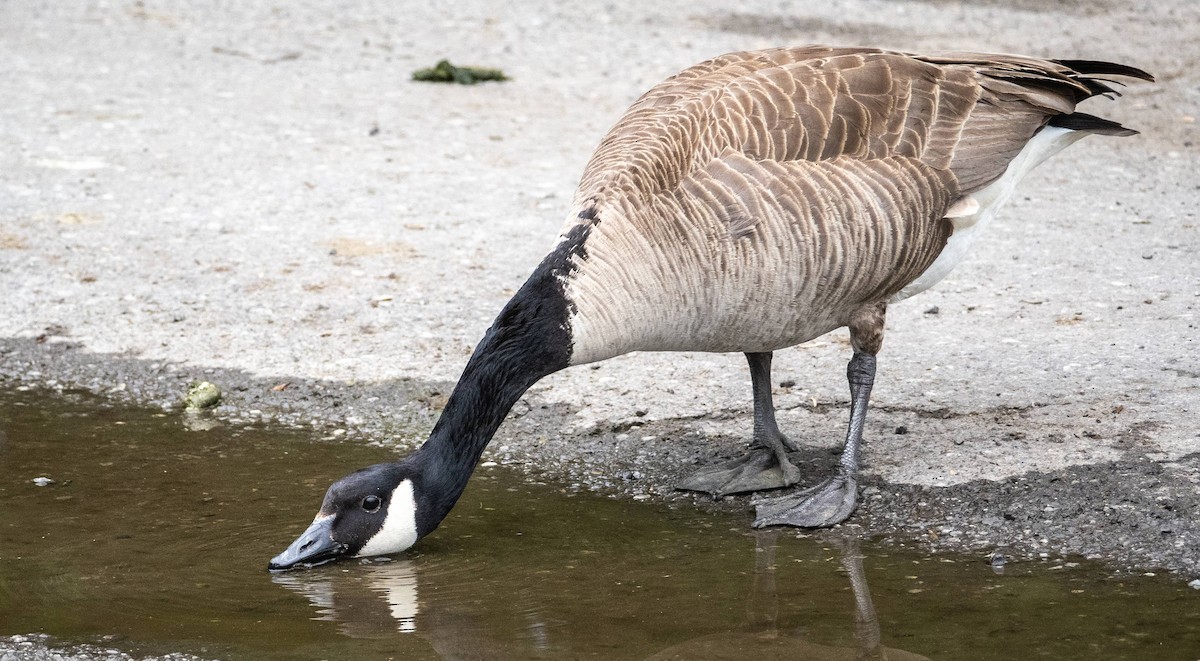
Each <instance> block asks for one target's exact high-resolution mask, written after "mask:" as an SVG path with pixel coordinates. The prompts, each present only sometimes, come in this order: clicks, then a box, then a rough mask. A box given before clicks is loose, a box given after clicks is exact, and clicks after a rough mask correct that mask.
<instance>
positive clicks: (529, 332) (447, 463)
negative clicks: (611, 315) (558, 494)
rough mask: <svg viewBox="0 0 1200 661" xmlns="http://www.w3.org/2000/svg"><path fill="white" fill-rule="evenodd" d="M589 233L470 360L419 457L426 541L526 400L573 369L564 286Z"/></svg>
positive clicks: (549, 261)
mask: <svg viewBox="0 0 1200 661" xmlns="http://www.w3.org/2000/svg"><path fill="white" fill-rule="evenodd" d="M586 234H587V232H586V230H585V229H584V230H580V231H578V232H572V233H571V234H569V235H568V236H567V237H566V239H565V240H564V241H563V242H562V243H560V244H559V246H558V248H557V249H555V251H554V252H552V253H550V254H549V255H547V256H546V258H545V259H544V260H543V261H542V263H541V264H540V265H539V266H538V268H537V270H535V271H534V273H533V275H531V276H530V277H529V280H527V281H526V282H525V284H524V285H523V286H522V287H521V289H520V290H519V291H518V292H517V294H516V295H515V296H513V297H512V299H511V300H510V301H509V302H508V303H507V304H506V305H505V306H504V309H503V310H501V312H500V315H499V316H498V317H497V318H496V321H495V322H493V323H492V326H491V328H489V329H488V330H487V333H486V334H485V335H484V337H483V339H482V340H481V341H480V342H479V345H478V346H477V347H476V348H475V353H474V354H472V356H471V359H470V360H469V361H467V366H466V368H465V369H464V370H463V373H462V376H461V377H459V380H458V384H457V385H456V386H455V387H454V392H452V393H451V394H450V399H449V400H448V401H447V402H446V408H445V409H443V410H442V415H441V418H439V419H438V421H437V424H435V425H434V427H433V432H432V433H431V434H430V435H429V440H428V441H426V442H425V444H424V445H422V446H421V448H420V450H418V451H417V453H416V454H414V455H413V457H412V459H414V460H416V461H417V463H419V464H421V465H422V468H423V470H422V473H423V480H422V481H423V483H424V484H423V485H421V486H422V489H421V491H422V497H424V498H425V499H426V502H424V503H422V506H421V507H418V514H417V528H418V532H419V533H420V534H421V535H425V534H427V533H428V532H429V531H431V530H433V528H435V527H437V525H438V524H439V523H441V521H442V519H443V518H445V516H446V514H448V513H449V512H450V509H451V508H452V507H454V504H455V503H456V502H457V501H458V497H459V496H460V495H462V492H463V490H464V489H465V488H466V486H467V480H468V479H469V478H470V476H471V473H472V472H473V471H474V470H475V466H476V464H477V463H478V462H479V457H480V455H481V454H482V453H483V450H484V448H485V447H487V444H488V442H489V441H491V440H492V436H493V435H495V433H496V430H497V429H498V428H499V427H500V424H501V423H502V422H503V421H504V418H505V416H507V415H508V412H509V411H510V410H511V409H512V407H513V405H514V404H516V402H517V400H518V399H520V398H521V395H522V394H524V393H525V391H526V390H527V389H528V388H529V387H530V386H532V385H533V384H534V383H536V382H537V381H538V380H539V379H541V378H542V377H544V376H546V375H548V374H551V373H553V372H557V371H558V370H560V369H563V368H564V367H566V366H567V365H568V364H569V362H570V358H571V335H570V329H569V325H568V315H569V313H570V303H569V301H568V300H567V298H566V296H565V294H564V291H563V280H564V277H565V276H566V275H568V274H569V273H570V271H571V270H573V269H574V268H576V267H575V265H576V264H577V263H578V262H579V258H581V257H582V256H583V239H584V238H585V237H586Z"/></svg>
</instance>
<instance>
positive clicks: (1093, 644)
mask: <svg viewBox="0 0 1200 661" xmlns="http://www.w3.org/2000/svg"><path fill="white" fill-rule="evenodd" d="M192 428H196V427H195V426H194V425H193V426H192ZM388 456H389V454H388V452H387V451H386V450H381V449H379V448H370V447H363V446H356V445H352V444H331V443H323V442H319V441H316V440H315V439H314V438H312V437H310V436H308V435H305V434H302V433H299V432H293V431H280V430H271V429H257V428H240V429H233V428H229V427H225V426H218V427H215V428H212V429H208V430H197V431H190V430H189V425H186V424H185V423H184V420H183V418H182V416H178V415H171V416H168V415H164V414H162V413H155V412H153V411H145V410H136V409H124V408H113V407H111V406H109V405H106V404H104V403H102V402H100V401H98V400H95V399H93V398H90V397H87V396H83V395H79V394H67V395H64V396H54V397H50V396H46V395H39V394H34V393H29V392H13V391H3V390H0V635H8V634H18V633H33V632H42V633H46V634H50V635H51V636H53V637H54V639H55V640H56V641H59V642H62V643H81V642H91V643H101V644H103V645H105V646H117V647H120V648H123V649H125V650H127V651H130V652H132V653H135V654H151V653H163V652H168V651H184V652H190V653H193V654H197V655H200V656H205V657H217V658H227V659H272V658H280V659H282V658H288V659H292V658H329V659H347V658H389V657H395V658H401V657H403V658H417V659H436V658H444V659H461V658H468V659H469V658H500V659H504V658H511V659H524V658H543V659H564V658H567V659H577V658H599V659H645V658H654V659H675V658H678V659H697V658H714V659H724V658H729V659H736V658H755V659H772V658H820V659H841V658H845V659H853V658H855V657H856V654H859V653H860V652H862V651H863V650H871V649H874V650H876V651H879V650H881V649H882V650H883V651H885V652H886V654H887V656H888V658H892V659H897V658H902V659H912V658H934V659H963V658H971V659H1018V658H1019V659H1029V658H1040V657H1044V658H1054V659H1089V660H1090V659H1096V658H1105V659H1122V658H1126V659H1144V658H1150V657H1153V658H1158V659H1172V658H1180V659H1195V658H1197V655H1198V654H1200V592H1197V591H1194V590H1191V589H1189V588H1187V587H1186V585H1184V584H1183V581H1180V580H1178V579H1172V578H1167V577H1162V576H1160V577H1154V578H1147V577H1136V578H1130V577H1122V578H1119V579H1117V578H1112V577H1111V575H1110V574H1109V573H1108V572H1105V571H1104V570H1103V569H1102V568H1099V567H1095V566H1090V565H1088V564H1087V563H1083V564H1080V565H1078V566H1074V567H1068V566H1066V565H1064V564H1063V563H1021V564H1010V565H1009V566H1008V567H1007V568H1006V569H1005V573H1004V574H1003V575H997V574H995V573H994V572H993V571H992V568H991V567H990V566H989V565H988V564H987V563H986V562H984V561H983V560H981V559H980V558H977V557H956V556H934V557H929V556H925V555H920V554H914V553H909V552H900V551H896V550H895V549H889V548H887V547H879V546H873V545H870V544H863V545H862V546H861V547H857V545H856V543H855V542H852V541H846V542H839V543H832V544H831V543H825V544H820V543H817V542H814V541H812V540H810V539H798V538H796V537H795V536H794V535H793V534H792V533H791V532H785V533H782V534H780V533H765V534H764V533H759V534H753V533H751V532H750V531H749V530H748V517H730V516H728V515H717V514H705V513H701V512H696V511H694V510H693V509H691V508H681V509H669V508H666V507H662V506H653V505H645V504H636V503H630V502H617V501H612V500H608V499H602V498H596V497H585V496H577V497H571V496H569V495H566V494H564V493H562V490H560V489H557V488H554V487H552V486H535V485H528V484H525V483H523V481H522V480H521V479H520V478H519V477H517V476H515V475H513V474H511V473H509V472H506V471H504V470H503V469H502V468H492V469H483V470H481V472H480V473H479V474H478V475H477V476H476V477H475V478H474V480H473V483H472V486H471V488H469V489H468V491H467V493H466V494H465V495H464V496H463V498H462V500H461V501H460V503H459V505H458V507H457V508H456V510H455V511H454V513H453V514H452V515H451V517H450V518H449V519H448V520H447V521H446V522H445V523H444V524H443V526H442V528H441V529H440V530H438V531H437V532H436V533H434V535H433V536H432V537H430V538H428V539H426V540H423V541H422V542H421V543H419V544H418V546H417V548H416V549H414V550H413V551H412V552H410V553H408V554H405V555H402V556H398V557H396V558H395V559H393V560H392V561H390V562H360V561H351V562H343V563H340V564H333V565H327V566H324V567H319V568H317V569H315V570H311V571H301V572H292V573H286V574H281V575H272V574H270V573H268V572H267V571H265V567H266V563H267V560H268V559H269V558H270V557H271V556H273V555H274V554H275V553H277V552H278V551H280V550H281V549H282V548H284V547H285V546H286V545H287V544H288V543H289V542H290V541H291V540H292V539H293V538H294V536H295V535H296V534H297V533H299V532H300V531H301V530H302V529H303V528H304V526H305V524H306V523H307V522H308V520H309V519H310V518H311V517H312V515H313V513H314V511H315V508H316V506H317V505H318V503H319V501H320V498H321V496H322V495H323V493H324V490H325V488H326V486H327V485H328V484H329V482H330V481H331V480H333V479H335V478H337V477H340V476H341V475H343V474H344V473H346V472H348V471H349V470H352V469H354V468H358V467H361V466H363V465H367V464H370V463H374V462H377V461H380V460H382V459H385V458H387V457H388ZM43 476H44V477H48V478H50V479H52V480H54V483H53V484H49V485H47V486H37V485H36V484H35V483H34V482H33V480H34V479H35V478H38V477H43ZM114 641H115V642H114Z"/></svg>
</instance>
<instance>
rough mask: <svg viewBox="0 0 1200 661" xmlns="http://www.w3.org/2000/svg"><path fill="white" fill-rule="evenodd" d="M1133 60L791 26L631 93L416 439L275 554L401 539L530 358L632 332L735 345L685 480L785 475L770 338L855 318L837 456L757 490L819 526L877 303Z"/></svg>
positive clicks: (852, 493) (833, 498) (867, 364)
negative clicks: (962, 48) (806, 482)
mask: <svg viewBox="0 0 1200 661" xmlns="http://www.w3.org/2000/svg"><path fill="white" fill-rule="evenodd" d="M1110 76H1125V77H1132V78H1140V79H1143V80H1148V81H1149V80H1153V78H1152V76H1150V75H1149V74H1147V73H1146V72H1144V71H1141V70H1139V69H1135V68H1132V67H1128V66H1123V65H1119V64H1112V63H1108V62H1095V61H1088V60H1039V59H1033V58H1028V57H1020V56H1011V55H986V54H977V53H955V54H944V55H933V56H926V55H912V54H905V53H896V52H888V51H881V50H875V49H865V48H827V47H820V46H805V47H799V48H778V49H772V50H763V51H753V52H741V53H732V54H729V55H724V56H721V57H718V58H716V59H712V60H709V61H707V62H703V63H701V64H698V65H696V66H693V67H691V68H689V69H686V70H684V71H683V72H681V73H679V74H677V75H675V76H673V77H671V78H668V79H667V80H665V81H663V82H662V83H659V84H658V85H656V86H655V87H654V88H653V89H651V90H650V91H649V92H647V93H646V94H645V95H643V96H642V97H641V98H640V99H638V100H637V101H636V102H635V103H634V104H633V106H632V107H631V108H630V109H629V110H628V111H627V112H626V113H625V115H624V116H623V117H622V118H621V119H620V120H619V121H618V122H617V124H616V126H614V127H613V129H612V130H611V131H609V133H608V135H607V136H606V137H605V138H604V140H603V141H602V142H601V143H600V146H599V147H598V148H597V149H596V152H595V154H594V155H593V156H592V159H591V161H590V162H589V163H588V165H587V168H586V169H585V170H584V173H583V178H582V181H581V183H580V185H579V189H578V191H577V192H576V194H575V198H574V201H573V203H572V206H571V209H570V213H569V216H568V220H567V222H566V225H565V227H564V228H563V230H562V233H561V236H560V238H559V241H558V243H557V245H556V246H555V247H554V249H553V250H552V251H551V252H550V254H549V255H547V256H546V258H545V259H544V260H542V262H541V264H540V265H539V266H538V267H537V268H536V269H535V270H534V272H533V275H531V276H530V277H529V280H528V281H527V282H526V283H525V284H524V286H522V287H521V289H520V290H519V291H518V292H517V293H516V295H515V296H513V298H512V300H510V301H509V302H508V303H507V304H506V305H505V306H504V308H503V309H502V310H501V312H500V315H499V317H497V318H496V320H495V322H493V324H492V326H491V328H489V329H488V331H487V333H486V334H485V335H484V337H483V339H482V340H481V341H480V343H479V345H478V346H477V347H476V349H475V352H474V354H473V355H472V356H471V358H470V360H469V361H468V362H467V365H466V368H465V369H464V370H463V374H462V376H461V377H460V379H459V381H458V384H457V386H455V388H454V392H453V393H452V394H451V396H450V399H449V401H448V402H447V404H446V406H445V409H444V410H443V411H442V415H441V418H440V419H439V420H438V421H437V423H436V424H435V425H434V428H433V431H432V433H431V434H430V436H429V439H428V440H427V441H426V442H425V444H424V445H422V446H421V447H420V448H419V449H418V450H417V451H416V452H414V453H413V454H411V455H410V456H408V457H407V458H405V459H404V460H402V461H400V462H397V463H386V464H379V465H376V466H372V467H370V468H366V469H363V470H361V471H358V472H355V473H352V474H351V475H349V476H347V477H345V478H343V479H341V480H339V481H338V482H336V483H335V484H333V486H331V487H330V488H329V491H328V492H327V493H326V495H325V500H324V502H323V503H322V505H321V509H320V512H319V513H318V515H317V517H316V519H315V520H314V521H313V523H312V525H311V527H309V529H308V530H307V531H306V532H305V533H303V534H302V535H301V536H300V538H299V539H297V540H296V541H295V542H294V543H293V544H292V545H291V546H290V547H289V548H288V549H287V550H286V551H284V552H283V553H281V554H279V555H278V556H276V557H275V558H274V559H273V560H272V561H271V563H270V565H269V566H270V568H271V569H285V568H287V567H291V566H293V565H297V564H303V565H312V564H317V563H320V562H324V561H327V560H330V559H332V558H335V557H337V556H339V555H362V556H366V555H376V554H383V553H394V552H398V551H402V550H404V549H406V548H408V547H409V546H411V545H412V544H413V543H414V542H416V541H417V540H418V539H420V538H421V537H422V536H424V535H427V534H429V533H430V532H431V531H432V530H433V529H434V528H436V527H437V525H438V524H439V523H440V522H441V521H442V519H443V518H444V517H445V516H446V514H447V513H448V512H449V511H450V509H451V508H452V507H453V506H454V503H455V501H457V500H458V497H459V495H460V494H461V493H462V491H463V489H464V488H465V487H466V483H467V479H468V478H469V477H470V475H471V472H472V471H473V470H474V468H475V465H476V463H477V462H478V460H479V457H480V454H481V453H482V452H483V449H484V447H485V446H486V445H487V443H488V441H489V440H490V439H491V438H492V435H493V434H494V433H495V432H496V429H497V428H498V427H499V426H500V423H501V422H502V421H503V420H504V417H505V415H506V414H507V413H508V411H509V409H510V408H511V407H512V406H513V404H514V403H515V402H516V401H517V399H518V398H519V397H520V396H521V394H522V393H524V392H525V390H526V389H527V388H529V387H530V386H531V385H533V384H534V383H535V382H536V381H537V380H538V379H541V378H542V377H544V376H546V375H548V374H550V373H552V372H556V371H558V370H561V369H563V368H565V367H568V366H570V365H579V364H583V363H590V362H593V361H598V360H603V359H605V358H610V357H612V356H616V355H619V354H624V353H628V352H631V351H720V352H735V351H736V352H743V353H745V354H746V357H747V360H748V361H749V364H750V374H751V380H752V386H753V401H754V433H753V442H752V444H751V451H750V454H749V455H748V456H747V457H745V458H744V459H741V460H737V461H734V462H731V463H729V464H726V465H723V466H717V467H715V468H711V469H708V470H704V471H701V472H700V473H698V474H696V475H695V476H692V477H691V478H689V479H687V480H686V481H685V482H684V483H683V484H682V485H680V486H681V487H682V488H686V489H694V490H702V491H709V492H713V493H718V494H721V493H734V492H741V491H750V490H761V489H770V488H778V487H784V486H789V485H792V484H794V483H795V482H796V481H797V471H796V468H795V467H794V466H793V465H792V464H791V463H790V462H789V461H788V458H787V454H786V452H787V450H788V449H789V447H791V446H790V445H789V443H788V441H787V439H786V438H785V437H784V436H783V434H782V433H780V431H779V428H778V427H777V426H776V424H775V416H774V407H773V404H772V402H771V389H770V383H771V379H770V370H771V355H772V353H771V352H773V351H775V350H777V349H782V348H784V347H789V346H792V345H795V344H798V343H801V342H805V341H807V340H810V339H812V338H815V337H817V336H819V335H822V334H824V333H827V332H829V331H832V330H834V329H836V328H840V327H842V326H848V327H849V329H850V339H851V344H852V346H853V357H852V358H851V359H850V363H849V367H848V369H847V375H848V380H849V384H850V393H851V406H850V409H851V412H850V424H849V429H848V432H847V434H846V444H845V449H844V451H843V453H842V456H841V460H840V466H839V468H838V471H837V474H836V475H834V476H833V477H831V478H830V479H829V480H828V481H826V482H824V483H823V484H821V485H818V486H816V487H813V488H811V489H808V490H806V491H801V492H799V493H797V494H794V495H790V496H784V497H781V498H777V499H773V500H767V501H764V502H761V503H760V504H759V505H758V507H757V518H756V520H755V522H754V525H755V526H765V525H776V524H791V525H797V526H829V525H834V524H836V523H838V522H841V521H843V520H845V519H846V518H847V517H848V516H849V515H850V513H851V512H852V511H853V509H854V507H855V503H856V498H857V475H858V468H859V466H858V464H859V455H860V452H861V443H862V429H863V422H864V419H865V416H866V412H867V401H868V398H869V397H870V393H871V386H872V383H873V381H874V375H875V355H876V353H877V352H878V351H879V348H880V345H881V343H882V340H883V327H884V314H885V311H886V310H887V306H888V304H889V303H890V302H892V301H898V300H901V299H904V298H907V297H909V296H912V295H913V294H916V293H918V292H920V291H923V290H925V289H927V288H928V287H930V286H931V285H933V284H934V283H935V282H937V281H938V280H940V279H941V278H943V277H944V276H945V275H946V274H947V273H948V272H949V271H950V269H951V268H953V267H954V265H955V264H957V263H958V262H959V261H960V260H961V259H962V258H963V256H964V254H965V253H966V250H967V248H968V247H969V245H970V244H971V242H972V241H974V239H975V237H976V235H977V234H978V231H979V228H981V227H983V226H984V225H986V224H987V223H988V221H989V220H990V219H991V218H992V216H993V215H994V214H995V212H996V209H997V208H998V207H999V206H1000V205H1001V203H1003V202H1004V200H1005V199H1006V198H1007V197H1008V196H1009V195H1010V194H1011V193H1012V191H1013V188H1014V186H1015V185H1016V184H1017V182H1018V181H1019V180H1020V179H1021V178H1022V177H1024V176H1025V174H1027V173H1028V172H1029V171H1030V170H1031V169H1033V168H1034V167H1035V166H1036V165H1038V164H1039V163H1041V162H1042V161H1043V160H1045V159H1046V158H1048V157H1049V156H1050V155H1052V154H1054V153H1055V152H1057V151H1059V150H1060V149H1062V148H1064V147H1066V146H1067V145H1069V144H1071V143H1072V142H1074V141H1075V140H1077V139H1079V138H1080V137H1083V136H1084V135H1087V134H1089V133H1099V134H1104V135H1118V136H1125V135H1133V134H1134V133H1135V131H1132V130H1130V129H1126V128H1124V127H1123V126H1121V125H1120V124H1117V123H1115V122H1111V121H1108V120H1105V119H1101V118H1098V117H1094V116H1092V115H1086V114H1083V113H1077V112H1075V105H1076V104H1077V103H1079V102H1080V101H1083V100H1085V99H1087V98H1089V97H1092V96H1097V95H1115V94H1116V92H1115V91H1114V90H1113V89H1112V87H1110V86H1109V85H1108V84H1107V83H1108V82H1111V81H1109V80H1108V78H1107V77H1110Z"/></svg>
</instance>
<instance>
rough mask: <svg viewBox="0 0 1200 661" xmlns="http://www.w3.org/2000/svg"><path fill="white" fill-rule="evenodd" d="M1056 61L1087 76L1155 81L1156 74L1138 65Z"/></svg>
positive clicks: (1093, 61)
mask: <svg viewBox="0 0 1200 661" xmlns="http://www.w3.org/2000/svg"><path fill="white" fill-rule="evenodd" d="M1054 61H1055V62H1057V63H1059V64H1061V65H1063V66H1064V67H1068V68H1070V69H1072V70H1074V71H1077V72H1079V73H1081V74H1083V75H1085V76H1089V75H1099V76H1126V77H1128V78H1137V79H1139V80H1145V81H1147V82H1151V83H1152V82H1154V76H1152V75H1151V74H1149V73H1146V72H1145V71H1142V70H1141V69H1138V68H1137V67H1131V66H1127V65H1124V64H1117V63H1115V62H1101V61H1099V60H1054Z"/></svg>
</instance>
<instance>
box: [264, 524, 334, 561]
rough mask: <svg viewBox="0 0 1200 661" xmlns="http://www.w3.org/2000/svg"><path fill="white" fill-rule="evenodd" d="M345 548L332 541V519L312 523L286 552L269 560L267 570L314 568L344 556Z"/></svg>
mask: <svg viewBox="0 0 1200 661" xmlns="http://www.w3.org/2000/svg"><path fill="white" fill-rule="evenodd" d="M346 550H347V547H346V545H345V544H341V543H338V542H337V541H334V539H333V517H332V516H325V517H321V518H319V519H317V520H316V521H313V522H312V525H311V526H309V527H308V530H305V531H304V533H303V534H302V535H300V536H299V537H297V538H296V541H294V542H292V545H291V546H289V547H287V550H286V551H284V552H283V553H280V554H279V555H277V556H275V557H274V558H271V562H270V564H268V565H267V569H269V570H271V571H282V570H284V569H293V568H296V567H316V566H317V565H323V564H325V563H326V562H329V561H331V560H336V559H337V558H339V557H341V556H342V555H345V553H346Z"/></svg>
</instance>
